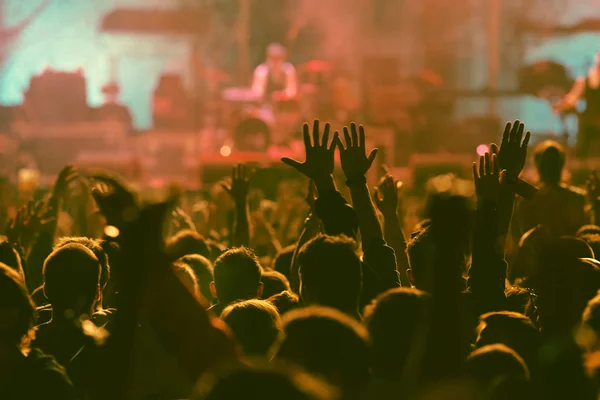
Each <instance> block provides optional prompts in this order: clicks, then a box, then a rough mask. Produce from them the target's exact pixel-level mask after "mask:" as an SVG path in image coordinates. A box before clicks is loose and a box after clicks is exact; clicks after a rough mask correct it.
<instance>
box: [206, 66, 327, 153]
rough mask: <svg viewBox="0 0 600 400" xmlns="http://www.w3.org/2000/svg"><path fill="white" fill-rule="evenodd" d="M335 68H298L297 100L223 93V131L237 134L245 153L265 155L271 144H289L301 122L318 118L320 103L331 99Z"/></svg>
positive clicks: (245, 90) (243, 90)
mask: <svg viewBox="0 0 600 400" xmlns="http://www.w3.org/2000/svg"><path fill="white" fill-rule="evenodd" d="M330 71H331V65H330V64H329V63H327V62H325V61H319V60H312V61H309V62H307V63H305V64H303V65H301V66H300V67H298V69H297V72H298V77H299V81H300V82H299V85H298V88H299V90H298V94H297V96H296V98H293V99H286V98H273V99H271V101H270V102H265V101H264V100H263V99H261V98H259V96H257V95H256V93H255V92H254V91H253V90H252V88H250V87H228V88H225V89H224V90H222V91H221V93H220V100H221V101H220V103H221V107H220V110H218V111H217V112H218V113H219V118H218V120H219V121H220V125H221V127H223V128H227V129H229V130H230V131H231V132H233V140H234V143H235V146H236V148H239V149H243V150H244V151H264V150H266V147H268V145H270V144H275V145H284V144H287V143H288V142H289V140H290V139H291V138H292V136H293V135H291V133H292V132H294V131H295V130H296V127H298V126H299V125H300V124H301V122H302V121H303V120H304V119H306V118H313V117H314V116H316V115H318V108H319V101H321V99H322V98H331V97H332V96H331V94H327V95H325V96H324V95H323V90H324V88H329V87H330V85H329V82H330V80H331V78H330Z"/></svg>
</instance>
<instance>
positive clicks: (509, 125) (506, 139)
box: [502, 122, 512, 143]
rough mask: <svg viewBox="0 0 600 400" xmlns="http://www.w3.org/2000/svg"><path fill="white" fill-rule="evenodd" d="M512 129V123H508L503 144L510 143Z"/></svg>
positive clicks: (503, 136)
mask: <svg viewBox="0 0 600 400" xmlns="http://www.w3.org/2000/svg"><path fill="white" fill-rule="evenodd" d="M511 129H512V124H511V123H510V122H507V123H506V126H505V127H504V133H503V134H502V143H506V142H508V138H509V135H510V131H511Z"/></svg>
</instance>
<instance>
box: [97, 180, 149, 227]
mask: <svg viewBox="0 0 600 400" xmlns="http://www.w3.org/2000/svg"><path fill="white" fill-rule="evenodd" d="M90 178H91V179H92V180H93V181H95V183H96V185H95V186H94V187H93V188H92V196H93V197H94V200H95V201H96V204H97V205H98V208H99V209H100V212H101V213H102V215H104V217H105V218H106V222H107V223H108V225H112V226H116V227H117V228H119V229H122V228H124V227H125V225H127V224H128V223H130V222H131V221H133V220H134V219H135V218H136V217H137V214H138V212H139V207H138V204H137V201H136V198H135V195H134V194H133V192H132V191H131V190H130V189H128V188H127V185H126V184H125V183H124V182H121V180H120V179H119V178H118V177H116V176H111V175H110V174H107V173H104V172H95V173H93V174H90Z"/></svg>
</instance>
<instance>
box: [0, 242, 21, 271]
mask: <svg viewBox="0 0 600 400" xmlns="http://www.w3.org/2000/svg"><path fill="white" fill-rule="evenodd" d="M0 263H3V264H4V265H6V266H7V267H10V268H12V269H14V270H15V271H17V273H18V274H19V275H21V278H22V279H23V280H24V279H25V272H24V271H23V263H22V262H21V255H20V254H19V252H18V251H17V249H15V248H14V246H13V245H12V244H11V243H10V242H8V241H6V240H2V241H0Z"/></svg>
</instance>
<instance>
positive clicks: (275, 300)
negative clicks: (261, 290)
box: [267, 290, 300, 316]
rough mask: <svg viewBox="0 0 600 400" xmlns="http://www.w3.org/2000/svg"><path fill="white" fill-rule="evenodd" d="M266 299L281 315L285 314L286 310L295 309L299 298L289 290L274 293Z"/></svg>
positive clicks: (298, 303)
mask: <svg viewBox="0 0 600 400" xmlns="http://www.w3.org/2000/svg"><path fill="white" fill-rule="evenodd" d="M267 301H268V302H269V303H271V304H273V305H274V306H275V308H276V309H277V311H279V315H281V316H283V315H284V314H286V313H287V312H288V311H292V310H295V309H296V308H298V307H299V305H300V299H299V298H298V296H297V295H296V294H295V293H293V292H290V291H289V290H286V291H285V292H281V293H279V294H276V295H275V296H271V297H269V298H268V299H267Z"/></svg>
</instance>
